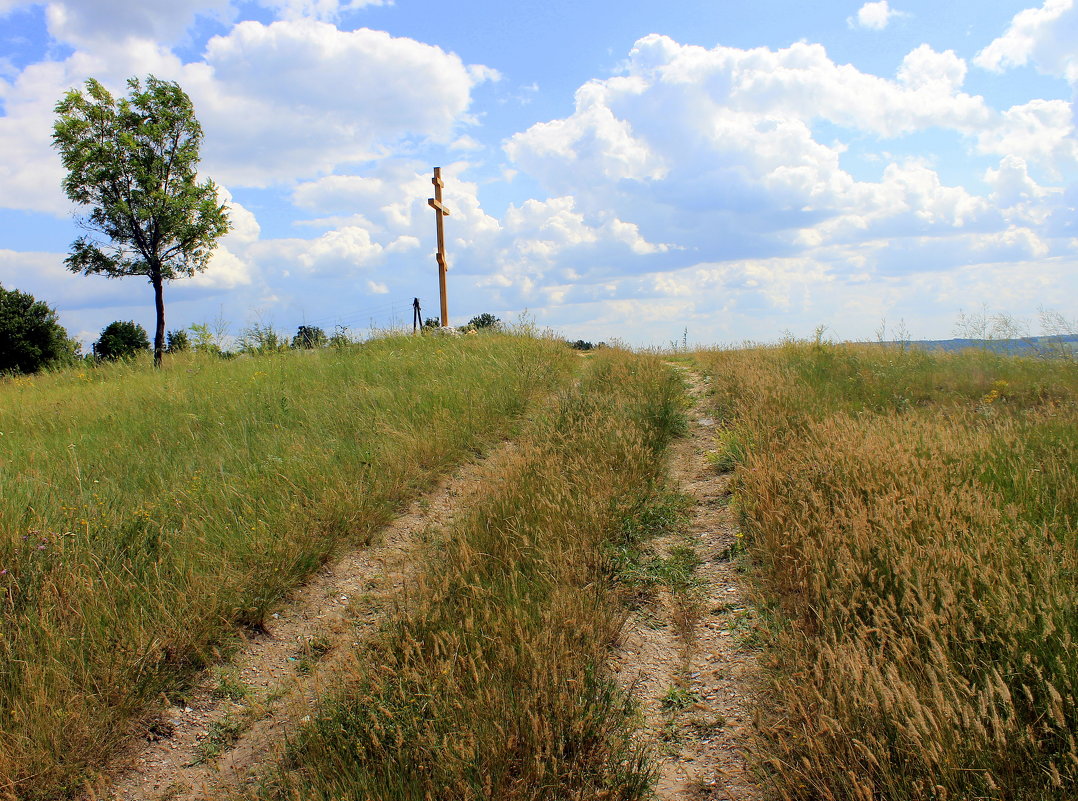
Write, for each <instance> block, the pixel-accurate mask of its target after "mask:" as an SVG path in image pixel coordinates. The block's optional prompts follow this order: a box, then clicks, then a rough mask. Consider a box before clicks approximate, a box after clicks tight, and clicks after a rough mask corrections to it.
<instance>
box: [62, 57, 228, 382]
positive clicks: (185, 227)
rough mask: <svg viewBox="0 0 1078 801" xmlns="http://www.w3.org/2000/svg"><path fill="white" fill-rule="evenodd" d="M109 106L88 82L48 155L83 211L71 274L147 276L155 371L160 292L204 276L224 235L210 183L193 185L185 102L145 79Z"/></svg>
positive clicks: (193, 125) (163, 84) (190, 123)
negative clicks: (56, 160)
mask: <svg viewBox="0 0 1078 801" xmlns="http://www.w3.org/2000/svg"><path fill="white" fill-rule="evenodd" d="M127 86H128V89H129V94H128V96H127V97H125V98H121V99H119V100H117V99H115V98H114V97H113V96H112V95H111V94H110V93H109V92H108V90H107V89H105V87H104V86H102V85H101V84H100V83H99V82H97V81H96V80H94V79H93V78H90V79H89V80H87V81H86V88H85V93H84V92H83V91H80V90H78V89H72V90H70V91H69V92H68V93H67V94H66V95H65V96H64V98H63V100H61V101H60V102H59V103H58V104H57V105H56V114H57V120H56V123H55V125H54V126H53V146H54V147H55V148H56V149H57V150H58V151H59V152H60V157H61V159H62V160H63V164H64V167H65V168H66V169H67V171H68V173H67V177H66V178H65V179H64V183H63V187H64V192H65V193H66V194H67V196H68V198H70V199H71V200H73V201H74V202H76V203H79V204H82V205H85V206H90V207H91V210H90V213H89V215H88V216H87V217H85V218H84V219H83V220H81V223H82V225H83V227H84V228H85V229H86V230H87V231H88V232H89V234H88V235H86V236H82V237H80V238H79V239H77V240H75V242H74V244H73V245H72V250H71V255H69V256H68V257H67V259H66V260H65V261H66V264H67V266H68V268H69V269H70V270H71V271H72V272H81V273H84V274H86V275H90V274H91V273H101V274H103V275H106V276H108V277H109V278H121V277H123V276H128V275H144V276H146V277H147V278H148V279H149V282H150V284H151V285H152V286H153V291H154V303H155V306H156V310H157V328H156V331H155V334H154V364H155V365H157V366H160V364H161V354H162V353H163V351H164V349H165V300H164V283H165V281H171V280H173V279H174V278H182V277H188V276H191V275H194V274H195V273H196V272H199V271H200V270H204V269H206V265H207V264H208V263H209V259H210V255H211V254H212V253H213V249H214V247H215V246H216V243H217V240H218V239H219V238H220V237H221V236H223V235H224V234H225V233H226V232H227V231H228V229H229V220H228V212H227V210H226V208H225V206H224V205H223V204H220V203H218V198H217V187H216V185H215V184H214V183H213V181H210V180H207V181H204V182H203V183H198V182H197V173H196V168H197V166H198V161H199V147H200V146H201V143H202V127H201V126H200V125H199V124H198V120H197V119H195V111H194V107H193V106H192V104H191V99H190V98H189V97H188V96H187V94H186V93H185V92H184V91H183V90H182V89H181V88H180V87H179V85H178V84H176V83H173V82H171V81H161V80H158V79H157V78H155V77H153V76H152V75H151V76H149V77H148V78H147V79H146V85H145V87H143V85H142V83H141V82H140V81H139V79H138V78H131V79H129V80H128V82H127Z"/></svg>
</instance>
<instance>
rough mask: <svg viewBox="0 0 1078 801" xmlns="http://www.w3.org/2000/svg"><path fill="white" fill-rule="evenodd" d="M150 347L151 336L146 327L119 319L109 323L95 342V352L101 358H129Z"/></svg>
mask: <svg viewBox="0 0 1078 801" xmlns="http://www.w3.org/2000/svg"><path fill="white" fill-rule="evenodd" d="M149 349H150V338H149V337H148V336H147V335H146V329H145V328H143V327H142V326H141V325H139V324H138V323H136V322H134V321H131V320H128V321H127V322H123V321H121V320H117V321H116V322H114V323H109V324H108V325H106V326H105V328H104V330H103V331H102V332H101V338H100V339H98V340H97V342H96V343H94V352H95V353H96V354H97V356H98V358H99V359H108V360H110V361H111V360H116V359H129V358H131V357H132V356H134V355H135V354H136V353H138V352H139V351H140V350H149Z"/></svg>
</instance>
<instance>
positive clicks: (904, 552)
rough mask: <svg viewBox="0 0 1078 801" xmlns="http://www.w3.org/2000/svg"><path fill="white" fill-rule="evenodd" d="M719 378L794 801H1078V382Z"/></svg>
mask: <svg viewBox="0 0 1078 801" xmlns="http://www.w3.org/2000/svg"><path fill="white" fill-rule="evenodd" d="M697 357H698V359H699V361H700V363H701V364H703V365H704V366H705V367H706V369H707V370H708V371H709V372H710V373H711V374H712V375H713V386H714V399H713V400H714V405H715V407H716V410H717V412H718V413H719V414H720V415H722V417H723V422H724V424H725V425H726V429H725V430H724V432H723V433H722V435H721V436H720V437H719V440H718V442H717V445H716V451H717V454H718V457H717V459H716V461H718V462H721V463H723V464H727V463H729V464H736V471H737V472H736V474H735V484H736V488H737V503H738V505H739V508H740V510H741V516H742V523H743V527H744V531H745V534H746V537H747V541H748V543H749V546H750V547H749V551H750V554H751V556H752V557H753V558H754V560H755V563H756V577H757V580H758V581H759V583H760V588H761V595H762V597H763V598H767V599H770V602H771V603H772V604H773V605H774V606H775V607H776V609H775V611H777V612H778V613H779V619H780V620H784V621H785V624H784V626H783V627H782V629H781V631H780V632H779V633H778V637H777V640H776V641H775V642H774V644H773V647H772V649H771V651H770V653H769V657H768V658H769V660H770V662H769V670H770V674H769V686H768V688H767V692H765V693H764V698H765V699H766V703H765V707H766V709H765V711H766V715H765V717H764V721H765V725H764V730H763V738H762V745H761V748H760V749H759V751H758V758H759V761H760V763H761V764H762V765H763V766H764V767H765V769H766V773H767V775H768V776H769V777H770V779H771V781H772V782H773V783H774V789H775V790H776V792H777V794H778V795H779V796H780V797H782V798H790V799H806V801H807V799H819V798H831V799H858V800H859V801H860V800H861V799H864V801H868V799H881V800H882V799H888V800H890V799H896V800H897V799H941V800H942V799H971V800H972V799H998V800H999V801H1012V800H1013V801H1032V800H1033V799H1037V800H1041V799H1043V800H1045V801H1048V799H1052V800H1053V801H1063V799H1070V798H1074V797H1075V795H1076V794H1078V745H1076V743H1075V732H1076V731H1078V704H1076V699H1078V659H1075V647H1076V646H1075V641H1076V639H1078V368H1076V365H1075V364H1074V363H1072V362H1065V361H1048V362H1045V361H1036V360H1032V359H1016V358H1008V357H1003V356H997V355H993V354H987V353H968V354H959V355H945V354H937V353H928V352H924V351H919V350H909V351H904V352H903V351H901V350H898V349H885V348H870V347H853V346H837V345H831V344H829V343H826V342H816V343H806V344H788V345H786V346H783V347H779V348H772V349H758V350H753V351H741V352H707V353H700V354H698V356H697Z"/></svg>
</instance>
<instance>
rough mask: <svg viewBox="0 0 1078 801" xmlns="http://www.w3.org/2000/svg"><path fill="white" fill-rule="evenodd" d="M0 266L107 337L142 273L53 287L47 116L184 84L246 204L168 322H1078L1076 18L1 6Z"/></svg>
mask: <svg viewBox="0 0 1078 801" xmlns="http://www.w3.org/2000/svg"><path fill="white" fill-rule="evenodd" d="M0 25H2V27H0V110H2V113H3V116H0V283H2V284H3V285H4V286H5V287H9V288H12V287H13V288H18V289H22V290H24V291H28V292H31V293H33V294H34V295H35V296H36V297H38V298H40V299H43V300H46V301H47V302H49V303H50V304H51V305H53V306H54V307H56V308H57V309H58V311H59V312H60V315H61V319H62V322H63V323H64V324H65V325H66V326H67V327H68V329H69V331H71V332H72V333H74V334H76V335H78V336H79V337H81V338H82V339H83V340H84V341H87V342H88V341H90V340H92V339H93V338H95V337H96V334H97V333H98V332H99V331H100V329H101V328H103V327H104V326H105V325H106V324H107V323H109V322H111V321H112V320H115V319H125V320H126V319H134V320H136V321H139V322H142V323H143V324H145V325H147V327H150V323H151V322H152V318H153V309H152V293H151V290H150V287H149V286H148V285H147V284H145V283H144V282H142V281H140V280H139V279H136V278H128V279H122V280H107V279H104V278H101V277H98V276H90V277H84V276H77V275H72V274H69V273H66V272H65V271H64V269H63V258H64V256H65V254H66V251H67V248H68V247H69V245H70V243H71V241H72V240H73V239H75V238H76V237H77V235H78V229H77V227H76V225H75V221H74V219H73V215H74V214H75V213H77V211H78V210H77V209H74V208H73V207H72V206H71V205H70V204H69V203H68V202H67V201H66V200H65V199H64V197H63V195H62V192H61V191H60V181H61V179H62V177H63V171H62V168H61V166H60V164H59V160H58V158H57V157H56V154H55V153H54V152H53V151H52V150H51V147H50V135H51V124H52V120H53V114H52V107H53V106H54V105H55V103H56V101H57V100H58V99H59V98H60V96H61V95H62V93H63V92H64V91H65V90H66V89H67V88H69V87H72V86H78V85H80V84H81V83H82V82H83V81H85V79H86V78H87V77H90V76H93V77H96V78H98V79H100V80H102V81H103V82H104V83H106V84H107V85H109V86H111V87H112V88H113V89H114V90H116V91H122V88H123V82H124V79H125V78H126V77H128V76H131V75H145V74H149V73H152V74H155V75H157V76H158V77H161V78H166V79H171V80H176V81H178V82H179V83H180V84H181V85H182V86H183V87H184V88H185V89H186V91H187V92H188V93H189V94H190V95H191V97H192V99H193V100H194V102H195V107H196V111H197V113H198V115H199V118H200V120H201V122H202V124H203V127H204V130H205V133H206V140H205V143H204V146H203V162H202V170H201V171H202V174H204V175H208V176H211V177H213V178H214V179H215V180H216V181H217V182H218V183H219V184H220V186H221V187H222V192H223V195H224V197H225V198H226V199H227V200H228V202H229V203H230V205H231V207H232V217H233V222H234V229H233V231H232V232H231V233H230V234H229V235H228V236H227V237H226V238H225V239H224V240H223V241H222V243H221V246H220V247H219V249H218V251H217V253H216V255H215V257H214V260H213V263H212V264H211V266H210V268H209V269H208V270H207V271H206V272H205V273H204V274H201V275H199V276H197V277H196V278H194V279H191V280H184V281H176V282H173V283H172V284H170V285H169V286H168V287H167V289H166V303H167V314H168V326H169V328H180V327H186V326H188V325H190V324H192V323H202V322H213V321H218V320H221V321H226V322H227V323H228V324H229V325H230V327H231V330H232V333H234V334H236V333H239V332H240V331H241V330H242V329H243V328H244V327H245V326H247V325H249V324H251V323H253V322H260V323H262V324H271V325H274V326H275V327H277V328H279V329H281V330H285V331H294V329H295V328H296V326H298V325H299V324H301V323H308V324H317V325H321V326H323V327H325V328H326V329H331V328H332V327H333V326H334V325H337V324H342V325H346V326H349V327H351V328H353V329H356V330H357V331H361V330H363V329H365V328H367V327H369V326H375V327H385V326H389V325H393V324H394V323H399V324H401V323H408V322H410V314H411V310H410V304H411V299H412V297H414V296H416V295H418V296H419V297H420V298H421V300H422V302H423V305H424V308H425V310H426V311H427V312H428V313H431V314H433V313H434V311H435V309H436V308H437V296H436V293H437V273H436V268H435V262H434V258H433V248H434V220H433V212H431V211H430V209H429V208H428V207H427V206H426V198H427V197H428V196H429V195H430V190H431V187H430V169H431V167H432V166H435V165H438V166H441V167H443V174H444V176H445V178H446V189H445V192H446V202H447V204H448V205H449V207H450V208H451V209H452V210H453V212H454V213H453V215H452V216H451V217H450V218H449V219H448V220H447V237H448V247H449V260H450V265H451V270H450V273H449V289H450V295H449V310H450V318H451V319H450V322H452V323H453V324H460V323H463V322H466V321H467V320H468V319H469V318H470V317H472V316H474V315H476V314H479V313H481V312H493V313H494V314H496V315H498V316H500V317H502V318H503V319H506V320H514V319H516V318H517V317H518V316H519V315H520V314H521V312H522V311H524V310H525V309H526V310H528V313H529V315H530V316H531V317H532V318H534V319H535V321H536V322H537V323H539V324H540V325H542V326H549V327H551V328H553V329H555V330H557V331H559V332H560V333H562V334H563V335H565V336H567V337H569V338H572V339H577V338H584V339H591V340H612V339H619V340H622V341H625V342H628V343H631V344H634V345H666V344H669V343H670V342H671V341H672V340H680V338H681V336H682V333H683V331H684V330H685V329H688V338H689V339H690V341H692V342H696V343H712V342H716V343H717V342H724V343H730V342H740V341H743V340H763V341H770V340H775V339H777V338H778V337H779V336H781V335H783V334H784V332H790V333H792V334H794V335H798V336H803V335H806V334H809V333H811V332H812V331H813V330H814V329H815V328H816V327H817V326H821V325H822V326H827V328H828V330H829V332H831V333H832V335H834V336H836V337H839V338H850V339H870V338H872V337H874V336H875V332H876V331H877V330H878V329H879V328H880V325H881V322H882V321H883V320H885V319H886V320H887V322H888V325H890V326H891V327H892V328H894V327H896V326H898V324H899V322H900V321H902V322H903V323H904V326H905V328H906V329H908V330H909V331H910V332H911V333H912V334H914V335H915V336H919V337H926V338H938V337H946V336H949V335H950V334H951V333H952V331H953V328H954V324H955V321H956V319H957V318H958V315H959V313H960V312H961V311H963V310H964V311H966V312H970V311H979V310H981V309H988V310H991V311H999V312H1006V313H1008V314H1011V315H1013V316H1014V317H1016V318H1018V319H1019V320H1024V321H1029V326H1030V329H1031V332H1032V333H1037V331H1038V325H1037V318H1038V312H1039V310H1040V309H1042V308H1047V309H1052V310H1055V311H1058V312H1061V313H1063V314H1064V315H1065V316H1069V317H1071V318H1073V317H1075V316H1076V310H1078V303H1076V300H1078V270H1076V267H1078V211H1076V207H1078V139H1076V136H1075V124H1076V113H1075V106H1074V99H1075V87H1076V86H1078V8H1075V5H1074V0H1044V2H1043V3H1042V4H1036V3H1031V2H1029V0H1020V1H1019V2H1002V1H999V2H990V3H984V2H978V3H974V2H966V1H965V0H959V1H958V2H949V3H939V2H932V3H928V2H915V1H914V0H910V1H909V2H906V0H895V1H894V2H893V3H891V2H890V0H888V1H887V2H883V1H881V0H877V1H876V2H868V3H863V2H821V3H814V4H809V3H803V2H779V1H777V0H759V1H758V2H754V3H751V4H750V3H743V2H736V3H735V2H726V1H725V0H723V1H716V0H712V1H711V2H707V1H706V0H682V1H681V2H669V1H667V2H651V1H650V0H649V1H647V2H635V3H623V2H622V3H614V2H579V1H578V2H569V0H547V1H546V2H539V1H538V0H520V1H519V2H514V3H492V2H491V3H487V2H456V3H446V2H433V0H396V2H394V3H389V2H370V0H169V1H168V2H165V1H164V0H153V1H150V2H147V0H53V1H52V2H45V3H41V2H31V1H28V0H0Z"/></svg>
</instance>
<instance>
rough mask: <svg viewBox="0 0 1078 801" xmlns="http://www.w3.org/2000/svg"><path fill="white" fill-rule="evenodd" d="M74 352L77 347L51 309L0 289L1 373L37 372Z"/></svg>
mask: <svg viewBox="0 0 1078 801" xmlns="http://www.w3.org/2000/svg"><path fill="white" fill-rule="evenodd" d="M77 353H78V344H77V343H76V342H75V341H74V340H72V339H71V338H70V337H68V335H67V331H66V330H65V329H64V327H63V326H62V325H60V323H59V321H58V319H57V316H56V312H55V311H54V310H53V309H51V308H49V306H48V305H47V304H45V303H44V302H42V301H40V300H35V299H34V296H33V295H30V294H27V293H26V292H20V291H19V290H17V289H4V287H3V286H0V373H36V372H37V371H38V370H41V369H43V368H46V367H52V366H55V365H59V364H63V363H65V362H68V361H71V360H73V359H74V358H75V355H76V354H77Z"/></svg>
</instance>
